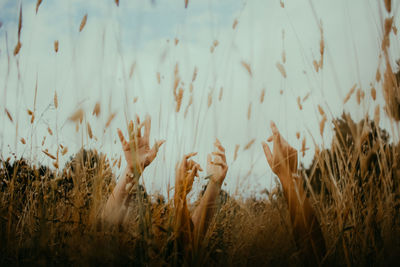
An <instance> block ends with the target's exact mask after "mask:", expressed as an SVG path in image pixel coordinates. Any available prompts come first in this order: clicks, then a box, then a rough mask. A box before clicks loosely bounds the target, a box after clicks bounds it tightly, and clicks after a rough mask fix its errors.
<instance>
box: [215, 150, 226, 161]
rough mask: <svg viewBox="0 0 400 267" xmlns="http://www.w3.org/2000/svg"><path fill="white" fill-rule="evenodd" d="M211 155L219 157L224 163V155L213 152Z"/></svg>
mask: <svg viewBox="0 0 400 267" xmlns="http://www.w3.org/2000/svg"><path fill="white" fill-rule="evenodd" d="M211 154H213V155H214V156H217V157H219V158H220V159H221V160H222V161H223V162H226V157H225V153H222V152H217V151H215V152H212V153H211Z"/></svg>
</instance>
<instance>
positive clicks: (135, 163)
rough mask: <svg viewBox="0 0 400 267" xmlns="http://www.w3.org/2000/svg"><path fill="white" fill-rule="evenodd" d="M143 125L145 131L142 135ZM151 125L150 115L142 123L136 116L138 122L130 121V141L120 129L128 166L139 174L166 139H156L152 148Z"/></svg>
mask: <svg viewBox="0 0 400 267" xmlns="http://www.w3.org/2000/svg"><path fill="white" fill-rule="evenodd" d="M143 127H144V133H143V136H142V128H143ZM150 127H151V119H150V116H148V115H147V116H146V119H145V120H144V121H143V122H142V123H140V119H139V117H138V116H136V124H134V123H133V121H130V123H129V126H128V136H129V141H127V140H126V139H125V137H124V135H123V134H122V131H121V130H120V129H118V136H119V139H120V141H121V144H122V149H123V151H124V154H125V160H126V162H127V164H128V168H129V170H130V171H131V172H132V173H134V174H138V175H139V176H140V175H141V174H142V172H143V170H144V169H145V168H146V167H147V166H148V165H149V164H150V163H151V162H152V161H153V160H154V159H155V158H156V156H157V152H158V149H159V147H160V146H161V145H162V144H163V143H164V142H165V140H161V141H156V142H155V144H154V146H153V147H152V148H150V144H149V138H150Z"/></svg>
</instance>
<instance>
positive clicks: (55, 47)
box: [54, 40, 58, 53]
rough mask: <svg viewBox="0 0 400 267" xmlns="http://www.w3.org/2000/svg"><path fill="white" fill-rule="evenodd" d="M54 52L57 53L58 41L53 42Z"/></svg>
mask: <svg viewBox="0 0 400 267" xmlns="http://www.w3.org/2000/svg"><path fill="white" fill-rule="evenodd" d="M54 52H56V53H58V40H55V41H54Z"/></svg>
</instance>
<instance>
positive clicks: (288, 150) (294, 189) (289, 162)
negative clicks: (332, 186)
mask: <svg viewBox="0 0 400 267" xmlns="http://www.w3.org/2000/svg"><path fill="white" fill-rule="evenodd" d="M271 129H272V132H273V135H272V136H271V137H270V138H268V141H269V142H271V141H273V143H274V147H273V152H271V150H270V148H269V146H268V145H267V143H263V148H264V153H265V156H266V158H267V161H268V163H269V165H270V167H271V169H272V171H273V172H274V173H275V174H276V175H277V176H278V177H279V180H280V181H281V183H282V188H283V192H284V195H285V198H286V201H287V203H288V206H289V212H290V219H291V222H292V226H293V234H294V238H295V241H296V244H297V246H299V248H300V249H302V250H303V252H304V256H305V259H306V261H308V263H310V264H312V265H315V264H320V263H321V260H322V258H323V257H324V256H325V253H326V251H325V241H324V237H323V235H322V231H321V228H320V225H319V222H318V219H317V217H316V216H315V212H314V209H313V208H312V206H311V204H310V201H309V199H308V198H307V195H306V193H305V191H304V189H303V186H302V182H301V180H300V179H299V178H298V177H296V173H297V150H296V149H294V148H293V147H291V146H290V145H289V144H288V143H287V142H286V140H285V139H284V138H283V137H282V136H281V135H280V133H279V131H278V129H277V127H276V125H275V124H274V123H273V122H271Z"/></svg>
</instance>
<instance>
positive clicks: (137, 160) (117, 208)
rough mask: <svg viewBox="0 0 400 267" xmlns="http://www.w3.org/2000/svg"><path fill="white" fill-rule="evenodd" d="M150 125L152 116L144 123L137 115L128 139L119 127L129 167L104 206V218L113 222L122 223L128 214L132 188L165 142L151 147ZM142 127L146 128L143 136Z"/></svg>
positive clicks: (157, 142) (131, 122)
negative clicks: (128, 200)
mask: <svg viewBox="0 0 400 267" xmlns="http://www.w3.org/2000/svg"><path fill="white" fill-rule="evenodd" d="M150 127H151V119H150V116H146V118H145V120H144V121H143V122H142V123H140V119H139V117H138V116H136V123H133V121H130V123H129V125H128V138H129V139H128V141H127V140H126V139H125V137H124V135H123V133H122V131H121V130H120V129H118V136H119V139H120V141H121V145H122V149H123V152H124V156H125V160H126V163H127V167H126V169H125V171H124V173H123V175H122V177H121V178H120V179H119V180H118V183H117V185H116V186H115V188H114V190H113V192H112V194H111V195H110V197H109V198H108V200H107V203H106V206H105V208H104V212H103V218H104V219H105V220H106V221H108V222H110V223H112V224H115V223H120V222H121V221H122V219H123V218H124V216H125V215H126V213H127V203H126V202H127V201H126V200H127V199H128V195H129V191H130V189H131V188H132V187H133V186H137V185H138V180H139V178H140V176H141V175H142V173H143V171H144V169H145V168H146V167H147V166H149V165H150V164H151V162H152V161H153V160H154V159H155V158H156V156H157V152H158V149H159V147H160V146H161V145H162V144H163V143H164V142H165V141H164V140H161V141H156V142H155V144H154V146H153V147H152V148H150V145H149V137H150ZM142 128H144V131H143V136H142Z"/></svg>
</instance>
